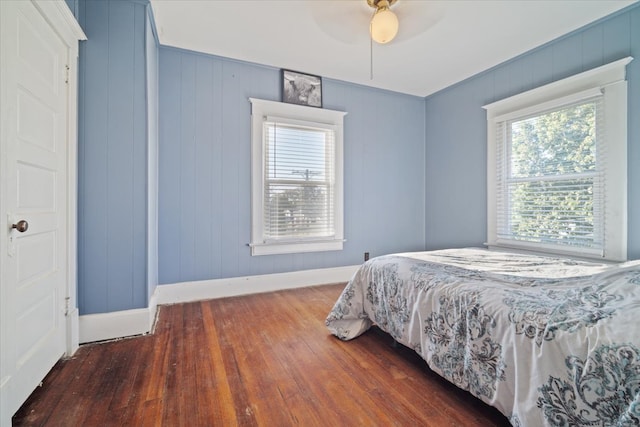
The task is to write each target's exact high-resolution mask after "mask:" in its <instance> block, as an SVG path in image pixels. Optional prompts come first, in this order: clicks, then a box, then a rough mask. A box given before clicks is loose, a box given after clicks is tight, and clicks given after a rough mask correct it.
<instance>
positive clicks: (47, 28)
mask: <svg viewBox="0 0 640 427" xmlns="http://www.w3.org/2000/svg"><path fill="white" fill-rule="evenodd" d="M0 4H1V6H0V7H1V9H2V10H1V15H2V17H1V19H2V21H1V23H2V46H1V48H2V51H1V52H2V76H1V77H0V78H1V79H2V95H1V96H2V108H3V109H2V115H1V117H2V135H1V136H2V139H1V142H2V147H1V151H0V154H1V157H2V166H1V177H0V178H1V202H2V204H1V206H2V211H1V215H2V217H0V218H1V219H0V223H4V224H6V226H4V227H3V229H2V233H3V234H2V245H1V246H2V247H1V249H0V251H1V256H2V263H1V266H2V267H1V278H2V284H1V287H2V289H1V291H2V292H1V294H0V296H1V302H0V306H1V310H0V314H1V320H2V335H3V337H2V338H3V339H2V348H1V349H0V350H1V352H2V370H1V371H0V372H1V377H0V387H1V396H0V397H1V398H2V402H1V403H2V406H1V407H0V409H1V410H2V412H3V414H2V416H1V417H0V423H2V424H6V423H7V418H8V417H10V416H11V415H12V414H13V413H15V411H16V410H17V409H18V408H19V407H20V405H21V404H22V403H23V402H24V401H25V399H26V398H27V397H28V396H29V394H31V392H32V391H33V390H34V389H35V388H36V387H37V386H38V384H39V383H40V381H42V379H43V378H44V377H45V375H46V374H47V372H48V371H49V370H50V369H51V367H52V366H53V365H54V364H55V363H56V361H58V360H59V359H60V357H61V356H62V355H63V354H64V352H65V349H66V338H67V335H66V334H67V330H66V324H65V317H64V316H65V298H66V297H67V289H68V288H67V280H68V272H67V266H68V263H67V249H68V247H67V245H68V229H67V227H68V225H67V223H66V222H67V206H68V203H67V197H68V194H67V191H68V190H67V188H68V187H67V173H68V172H67V168H68V165H67V161H68V160H67V159H68V157H67V140H68V129H67V127H68V116H67V115H68V105H67V99H68V93H67V91H68V87H67V82H66V80H67V64H68V63H69V62H68V59H69V58H68V56H69V49H68V47H67V46H66V45H65V43H64V42H63V41H62V40H61V39H60V37H59V36H58V34H57V33H56V32H55V31H54V30H53V28H52V27H51V25H50V24H49V22H48V21H47V20H46V19H45V18H44V17H43V16H42V14H41V13H40V11H39V10H38V8H37V7H36V6H35V5H34V4H33V3H31V2H29V1H5V0H0ZM9 422H10V421H9Z"/></svg>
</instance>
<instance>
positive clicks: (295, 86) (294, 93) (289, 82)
mask: <svg viewBox="0 0 640 427" xmlns="http://www.w3.org/2000/svg"><path fill="white" fill-rule="evenodd" d="M282 102H287V103H289V104H299V105H306V106H308V107H318V108H322V78H321V77H320V76H314V75H313V74H305V73H300V72H298V71H291V70H282Z"/></svg>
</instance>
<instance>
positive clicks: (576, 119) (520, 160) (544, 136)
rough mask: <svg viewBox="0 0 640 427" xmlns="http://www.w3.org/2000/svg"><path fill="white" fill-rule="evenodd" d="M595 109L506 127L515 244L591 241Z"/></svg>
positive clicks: (572, 109)
mask: <svg viewBox="0 0 640 427" xmlns="http://www.w3.org/2000/svg"><path fill="white" fill-rule="evenodd" d="M596 109H597V105H596V102H593V101H592V102H588V103H583V104H579V105H573V106H569V107H566V108H563V109H560V110H556V111H551V112H548V113H544V114H541V115H537V116H535V117H531V118H527V119H522V120H518V121H513V122H510V123H509V126H508V129H509V132H510V140H511V146H510V148H511V152H510V153H509V157H508V158H509V160H510V161H509V164H508V167H509V169H510V170H509V171H508V178H507V182H506V184H507V185H508V196H507V197H508V199H509V200H508V206H509V214H508V222H509V229H510V233H511V235H512V236H514V237H515V238H516V239H519V240H526V241H532V242H542V243H544V242H547V241H548V242H553V243H561V244H562V243H566V244H571V245H585V246H589V244H590V242H592V241H593V239H594V203H593V200H594V197H593V194H594V185H596V184H597V179H598V175H597V172H596V155H597V152H596V147H597V144H596V140H597V138H596V136H597V134H596ZM596 209H597V208H596Z"/></svg>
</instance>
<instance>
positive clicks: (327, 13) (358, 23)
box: [307, 0, 444, 45]
mask: <svg viewBox="0 0 640 427" xmlns="http://www.w3.org/2000/svg"><path fill="white" fill-rule="evenodd" d="M307 4H308V5H309V10H310V12H311V15H312V16H313V19H314V21H315V22H316V24H317V25H318V28H319V29H320V30H322V31H323V32H324V33H325V34H326V35H328V36H329V37H331V38H333V39H335V40H338V41H340V42H342V43H346V44H359V45H361V44H364V43H368V42H369V40H370V39H371V37H372V33H371V24H372V22H375V23H376V26H377V24H378V23H384V22H389V21H391V24H392V25H393V26H394V27H395V28H396V30H395V32H396V33H397V35H396V36H395V37H390V38H388V39H387V40H386V42H380V41H377V40H376V41H377V42H378V43H388V42H390V41H391V40H393V41H394V43H400V42H405V41H407V40H410V39H413V38H414V37H416V36H419V35H420V34H422V33H424V32H425V31H427V30H428V29H429V28H431V27H433V26H434V25H435V24H436V23H437V22H438V21H439V20H440V19H441V18H442V16H443V13H444V7H443V5H442V4H441V2H440V1H424V0H400V1H399V0H358V1H344V0H340V1H318V0H308V1H307ZM371 8H373V9H375V10H374V12H373V16H372V14H371ZM394 18H395V25H394V22H393V21H394ZM378 21H380V22H378ZM376 28H377V27H376ZM383 28H384V27H383ZM376 37H377V36H376ZM374 40H375V39H374Z"/></svg>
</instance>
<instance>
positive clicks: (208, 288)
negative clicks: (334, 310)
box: [79, 265, 359, 344]
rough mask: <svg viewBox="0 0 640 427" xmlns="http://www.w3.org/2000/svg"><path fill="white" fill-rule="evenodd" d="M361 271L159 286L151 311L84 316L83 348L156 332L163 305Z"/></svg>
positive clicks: (276, 288) (352, 268) (81, 325)
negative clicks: (94, 343)
mask: <svg viewBox="0 0 640 427" xmlns="http://www.w3.org/2000/svg"><path fill="white" fill-rule="evenodd" d="M358 267H359V265H350V266H346V267H335V268H322V269H318V270H303V271H294V272H290V273H276V274H264V275H259V276H245V277H232V278H229V279H215V280H202V281H197V282H182V283H174V284H170V285H158V286H157V287H156V290H155V292H154V294H153V295H152V296H151V298H150V300H149V307H147V308H138V309H134V310H123V311H114V312H111V313H99V314H85V315H83V316H80V318H79V341H80V344H84V343H88V342H95V341H105V340H111V339H116V338H123V337H128V336H132V335H142V334H147V333H149V332H152V331H153V327H154V325H155V318H156V312H157V307H158V305H160V304H177V303H182V302H192V301H201V300H207V299H214V298H223V297H230V296H237V295H247V294H255V293H261V292H273V291H279V290H283V289H294V288H304V287H308V286H317V285H324V284H329V283H341V282H347V281H349V279H351V276H353V273H355V271H356V270H357V269H358Z"/></svg>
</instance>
